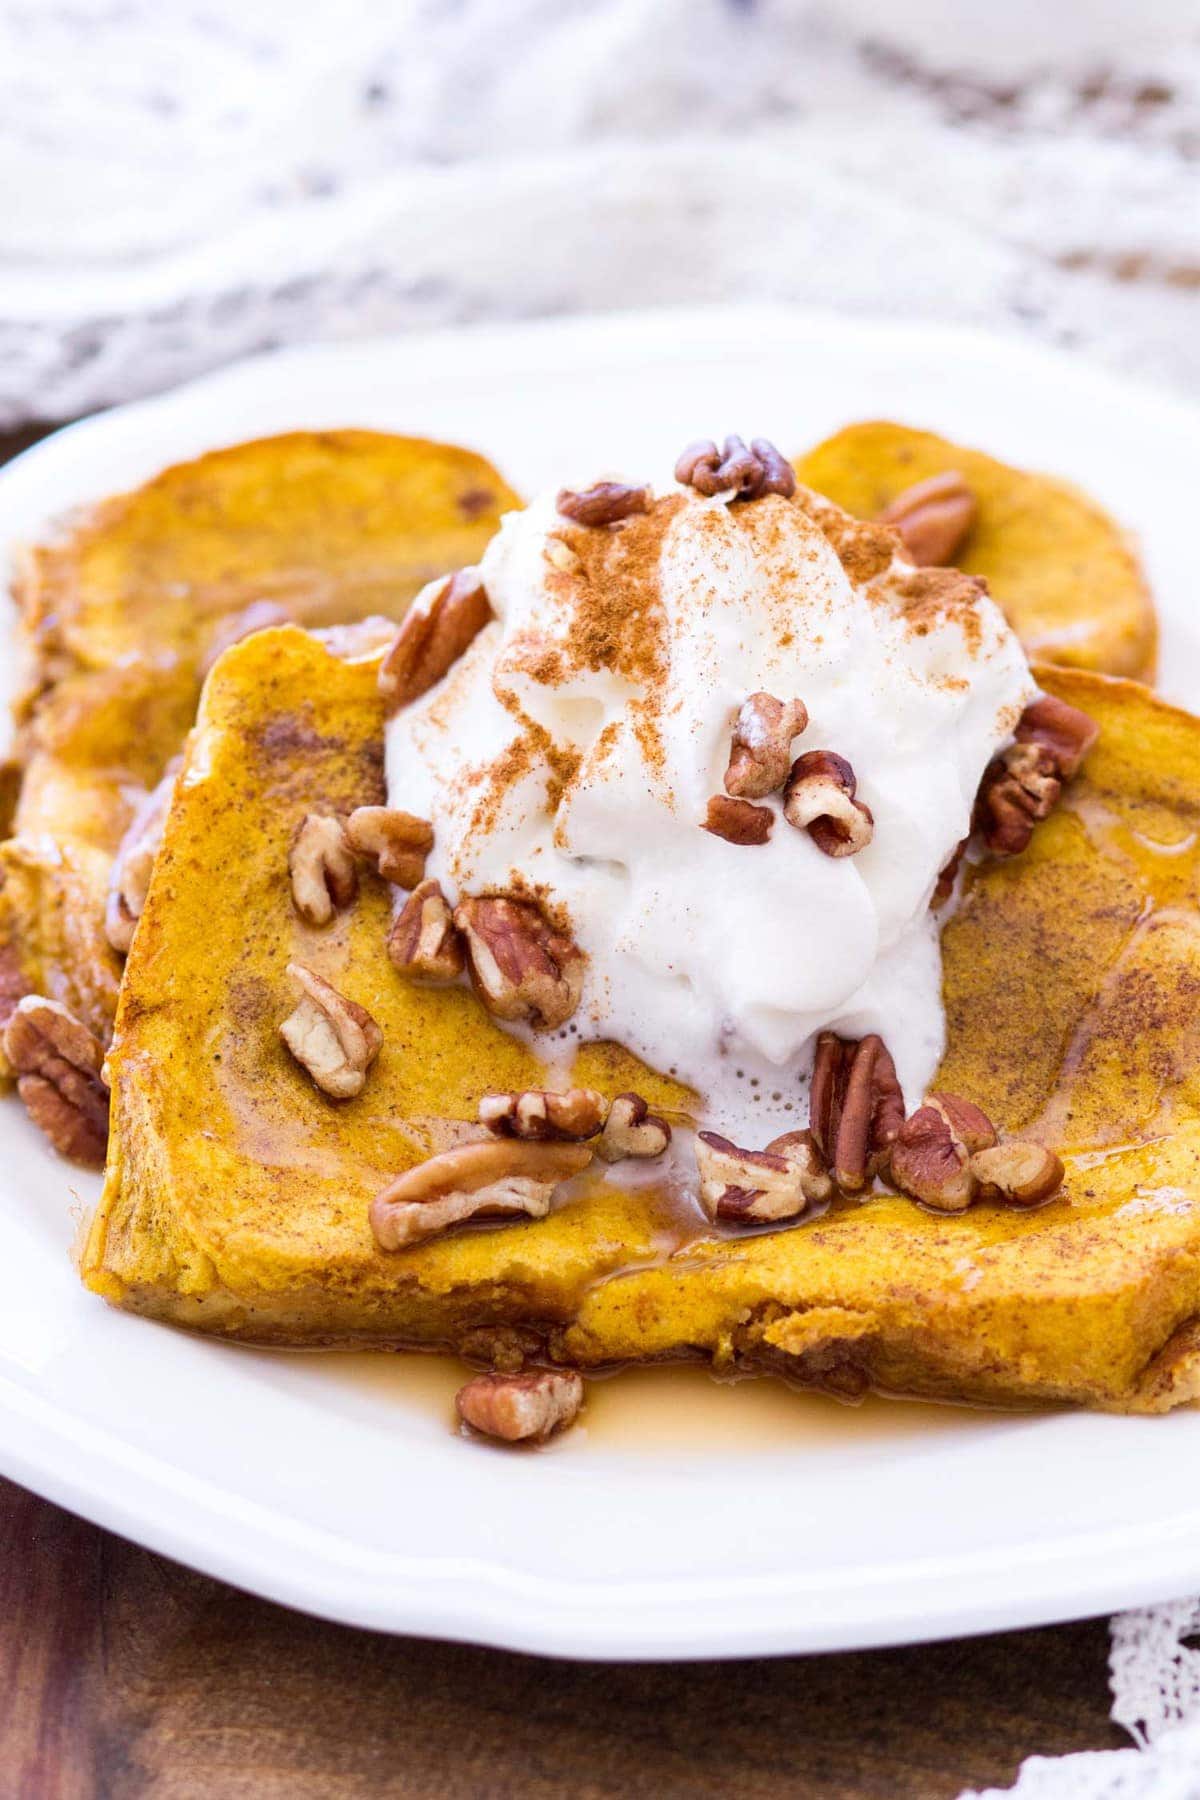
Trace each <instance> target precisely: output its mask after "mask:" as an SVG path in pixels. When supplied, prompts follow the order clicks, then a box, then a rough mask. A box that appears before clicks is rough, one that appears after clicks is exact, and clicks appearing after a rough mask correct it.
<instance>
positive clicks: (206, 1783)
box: [0, 1483, 1119, 1800]
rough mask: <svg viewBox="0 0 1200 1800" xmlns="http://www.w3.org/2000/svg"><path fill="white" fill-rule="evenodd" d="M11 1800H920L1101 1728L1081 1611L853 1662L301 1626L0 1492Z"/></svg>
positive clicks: (1093, 1650) (1102, 1669)
mask: <svg viewBox="0 0 1200 1800" xmlns="http://www.w3.org/2000/svg"><path fill="white" fill-rule="evenodd" d="M0 1521H2V1533H0V1543H2V1545H3V1564H2V1567H3V1577H2V1579H3V1600H2V1605H0V1672H2V1674H3V1690H2V1692H3V1695H4V1700H3V1703H2V1705H3V1712H2V1713H0V1791H2V1792H3V1793H5V1794H9V1793H11V1794H14V1795H18V1794H19V1795H20V1796H21V1797H22V1800H92V1797H93V1796H97V1797H99V1796H105V1797H107V1796H110V1795H113V1796H117V1795H119V1796H122V1797H124V1796H127V1795H133V1796H154V1797H155V1800H158V1797H159V1796H162V1797H163V1800H167V1797H170V1800H184V1797H185V1796H186V1797H187V1800H191V1797H193V1796H194V1797H195V1800H250V1797H251V1796H253V1797H254V1800H284V1797H285V1796H286V1797H287V1800H294V1797H298V1800H308V1797H309V1796H311V1797H312V1800H317V1797H318V1796H320V1797H321V1800H326V1797H333V1796H336V1797H337V1800H343V1797H344V1800H359V1796H362V1797H363V1800H365V1797H366V1796H374V1795H388V1796H390V1795H398V1796H399V1795H403V1796H405V1797H406V1800H407V1797H409V1796H411V1797H413V1800H426V1797H428V1800H468V1797H473V1796H476V1795H496V1796H507V1795H512V1796H514V1797H516V1796H520V1797H521V1800H550V1797H551V1796H557V1795H562V1794H570V1795H572V1796H573V1797H577V1800H609V1797H610V1796H613V1797H615V1796H623V1795H627V1794H631V1793H635V1792H636V1793H645V1794H654V1795H661V1796H674V1795H679V1796H684V1795H686V1796H688V1797H689V1800H691V1797H693V1796H695V1797H698V1800H708V1797H709V1796H711V1797H712V1800H717V1797H718V1796H720V1797H722V1800H724V1797H730V1796H732V1797H737V1800H740V1797H742V1796H744V1797H745V1800H759V1797H760V1796H762V1797H764V1800H765V1797H766V1796H771V1797H772V1800H774V1797H775V1796H791V1795H820V1796H829V1797H830V1800H852V1797H853V1800H861V1797H862V1796H868V1795H870V1796H875V1795H878V1796H880V1797H881V1800H883V1797H884V1796H886V1797H887V1800H908V1797H910V1796H911V1797H912V1800H941V1797H942V1796H947V1797H949V1796H953V1795H956V1794H957V1793H958V1792H959V1790H960V1788H962V1787H963V1786H964V1785H966V1784H968V1783H970V1784H988V1783H1005V1784H1006V1783H1008V1782H1009V1781H1011V1780H1012V1778H1013V1776H1014V1774H1015V1772H1016V1768H1017V1765H1018V1763H1019V1762H1020V1760H1021V1757H1022V1756H1023V1755H1026V1754H1028V1753H1030V1752H1032V1751H1035V1750H1036V1751H1041V1752H1043V1753H1061V1752H1065V1751H1068V1750H1079V1749H1086V1748H1096V1747H1101V1746H1105V1745H1111V1744H1116V1743H1117V1742H1118V1741H1119V1740H1118V1738H1117V1736H1116V1734H1115V1733H1114V1732H1113V1729H1112V1727H1111V1726H1109V1724H1108V1723H1107V1717H1106V1699H1107V1684H1106V1656H1107V1646H1108V1635H1107V1630H1106V1627H1105V1625H1104V1623H1103V1622H1102V1621H1099V1620H1096V1621H1092V1622H1090V1623H1087V1624H1082V1625H1071V1626H1063V1627H1060V1628H1058V1629H1056V1630H1052V1631H1023V1632H1013V1633H1010V1634H1007V1635H1005V1636H999V1637H988V1638H980V1639H976V1640H973V1641H970V1642H966V1643H957V1644H939V1645H932V1646H927V1647H924V1648H918V1649H904V1650H887V1651H875V1652H871V1653H864V1654H859V1655H847V1656H818V1657H811V1658H804V1657H784V1658H780V1659H777V1660H774V1661H765V1660H759V1661H753V1662H706V1663H694V1664H644V1663H643V1664H632V1665H626V1666H614V1665H607V1664H603V1663H564V1662H548V1661H543V1660H541V1659H540V1658H536V1657H529V1656H514V1655H508V1654H504V1653H501V1652H498V1651H489V1650H480V1649H474V1648H471V1647H467V1646H462V1645H449V1644H429V1643H423V1642H420V1641H418V1640H415V1639H412V1638H387V1637H381V1636H377V1635H375V1634H373V1633H370V1632H364V1631H352V1630H349V1629H345V1628H342V1627H340V1626H336V1625H328V1624H324V1623H321V1622H320V1621H318V1620H315V1619H307V1618H304V1617H301V1616H299V1615H297V1614H295V1613H292V1612H288V1611H286V1610H285V1609H284V1608H282V1607H278V1606H272V1605H270V1604H269V1603H267V1602H266V1601H261V1600H255V1599H252V1598H250V1597H249V1596H248V1595H245V1594H241V1593H238V1592H236V1591H235V1590H234V1589H232V1588H229V1587H226V1586H224V1585H223V1584H222V1583H220V1582H216V1581H210V1580H208V1579H207V1578H205V1577H204V1576H201V1575H196V1574H193V1573H191V1572H190V1571H188V1570H186V1569H182V1568H179V1567H177V1566H176V1565H174V1564H172V1563H169V1562H167V1561H165V1560H164V1559H163V1558H162V1557H159V1556H154V1555H151V1554H150V1553H149V1552H148V1551H145V1550H140V1549H138V1548H137V1547H136V1546H134V1545H132V1544H127V1543H124V1542H123V1541H121V1540H120V1539H118V1538H115V1537H112V1536H110V1535H109V1534H108V1533H105V1532H102V1531H99V1530H96V1529H94V1528H92V1527H90V1526H87V1525H84V1524H82V1523H80V1522H79V1521H78V1520H75V1519H72V1518H71V1517H69V1516H68V1515H67V1514H65V1513H63V1512H61V1511H60V1510H59V1509H58V1508H57V1507H54V1506H50V1505H48V1504H46V1503H44V1502H41V1501H38V1500H35V1499H33V1498H32V1497H31V1496H30V1495H28V1494H25V1493H23V1492H22V1491H21V1490H20V1489H18V1488H16V1487H13V1486H11V1485H10V1484H7V1483H0Z"/></svg>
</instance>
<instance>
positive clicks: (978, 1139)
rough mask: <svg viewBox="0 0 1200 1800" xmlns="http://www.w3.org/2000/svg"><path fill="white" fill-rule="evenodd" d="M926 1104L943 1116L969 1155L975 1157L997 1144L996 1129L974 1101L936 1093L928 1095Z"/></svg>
mask: <svg viewBox="0 0 1200 1800" xmlns="http://www.w3.org/2000/svg"><path fill="white" fill-rule="evenodd" d="M925 1104H926V1106H931V1107H932V1108H933V1110H934V1111H935V1112H938V1113H940V1114H941V1115H942V1117H943V1119H945V1121H946V1124H947V1125H948V1126H949V1128H950V1131H951V1134H952V1135H953V1137H954V1139H955V1140H956V1142H958V1143H960V1144H961V1145H962V1146H963V1149H964V1150H966V1151H967V1153H968V1155H974V1153H975V1151H976V1150H990V1149H991V1147H992V1145H993V1144H994V1143H995V1142H996V1127H995V1126H994V1125H993V1124H992V1121H991V1120H990V1119H989V1118H988V1116H987V1114H986V1113H985V1112H984V1110H983V1108H982V1107H981V1106H976V1104H975V1102H974V1101H973V1100H964V1099H963V1098H962V1097H961V1095H959V1094H936V1093H935V1094H927V1095H926V1097H925Z"/></svg>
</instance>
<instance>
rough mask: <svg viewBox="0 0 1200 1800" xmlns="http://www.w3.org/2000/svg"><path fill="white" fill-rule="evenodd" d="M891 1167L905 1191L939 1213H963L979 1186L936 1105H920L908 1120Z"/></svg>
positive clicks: (895, 1145) (966, 1158)
mask: <svg viewBox="0 0 1200 1800" xmlns="http://www.w3.org/2000/svg"><path fill="white" fill-rule="evenodd" d="M890 1170H891V1178H892V1181H893V1182H894V1183H895V1185H896V1186H897V1187H898V1188H899V1189H900V1190H901V1192H902V1193H905V1194H909V1195H911V1197H912V1198H913V1199H914V1200H920V1201H922V1202H923V1203H924V1204H925V1205H926V1206H932V1207H936V1209H937V1210H938V1211H939V1212H962V1211H963V1209H964V1208H965V1207H968V1206H970V1204H971V1202H972V1200H973V1199H974V1198H975V1194H976V1190H977V1187H978V1183H977V1181H976V1179H975V1176H974V1175H973V1174H972V1172H971V1166H970V1158H969V1157H968V1155H967V1151H966V1148H965V1146H964V1145H963V1143H962V1141H961V1139H959V1138H957V1137H956V1136H955V1134H954V1132H953V1131H952V1130H951V1128H950V1125H949V1123H948V1121H947V1119H946V1117H945V1115H944V1113H942V1112H940V1111H939V1110H938V1108H937V1107H934V1106H921V1107H918V1108H917V1110H916V1112H915V1113H914V1114H913V1115H912V1117H911V1119H905V1121H904V1123H903V1125H902V1126H901V1127H900V1131H899V1134H898V1135H897V1138H896V1141H895V1143H894V1144H893V1145H892V1152H891V1157H890Z"/></svg>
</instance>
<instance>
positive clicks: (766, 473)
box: [675, 436, 796, 500]
mask: <svg viewBox="0 0 1200 1800" xmlns="http://www.w3.org/2000/svg"><path fill="white" fill-rule="evenodd" d="M675 479H676V481H678V482H680V483H681V485H682V486H684V487H691V488H695V490H696V492H697V493H698V494H704V495H706V496H711V495H713V494H725V493H728V492H729V490H730V489H731V488H732V489H734V490H735V491H736V492H735V497H736V498H737V499H739V500H757V499H758V498H759V497H760V496H761V495H762V494H782V495H783V497H784V499H785V500H790V499H791V497H792V495H793V494H794V493H795V491H796V471H795V470H794V469H793V468H792V465H791V463H790V462H789V461H788V460H787V458H786V456H783V455H781V454H780V452H779V451H778V450H777V449H776V448H775V446H774V444H773V443H772V442H771V441H770V439H769V438H753V439H752V440H751V443H750V447H749V449H747V448H746V445H745V443H744V442H743V441H742V439H741V438H740V437H736V436H730V437H727V438H726V439H725V443H724V447H723V448H722V449H720V450H718V449H717V446H716V445H715V444H714V443H713V442H712V440H711V438H701V439H698V440H697V441H696V442H695V443H692V444H689V445H688V446H687V448H686V449H685V450H683V451H681V453H680V456H679V460H678V461H677V462H676V464H675Z"/></svg>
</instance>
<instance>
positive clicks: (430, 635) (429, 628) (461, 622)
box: [379, 569, 492, 712]
mask: <svg viewBox="0 0 1200 1800" xmlns="http://www.w3.org/2000/svg"><path fill="white" fill-rule="evenodd" d="M491 616H492V608H491V604H490V602H489V600H488V597H487V592H486V590H485V588H484V585H483V583H482V581H481V580H480V579H479V572H478V570H477V569H460V570H459V571H458V573H457V575H451V576H449V577H448V579H447V580H445V581H443V582H442V583H441V585H440V586H438V587H435V588H432V589H430V588H426V590H425V592H424V593H423V594H419V595H418V596H417V598H416V600H415V601H414V602H413V605H412V607H411V608H410V610H409V612H408V614H407V616H406V617H405V620H404V623H403V624H402V625H401V627H400V630H399V632H398V633H397V635H396V638H395V640H394V642H393V644H392V647H391V649H390V650H389V651H388V652H387V654H386V656H385V657H384V659H383V661H382V662H381V663H380V665H379V691H380V693H381V694H382V695H383V698H384V700H385V701H386V702H387V704H388V707H389V709H390V710H391V711H392V712H395V711H396V710H397V708H398V707H401V706H409V705H411V704H412V702H413V701H414V700H419V699H420V698H421V695H422V694H426V693H428V692H429V689H430V688H431V687H434V686H435V685H436V683H437V682H439V681H440V680H441V679H442V676H443V675H445V674H446V673H447V672H448V671H449V670H450V669H451V668H453V666H454V664H455V663H456V662H457V661H458V659H459V657H460V656H461V655H462V653H463V651H464V650H465V649H466V648H467V647H468V645H470V644H472V643H473V642H474V640H475V639H476V638H477V637H478V636H479V633H480V632H481V631H482V630H483V628H484V626H485V625H486V624H487V623H488V621H489V620H490V619H491Z"/></svg>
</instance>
